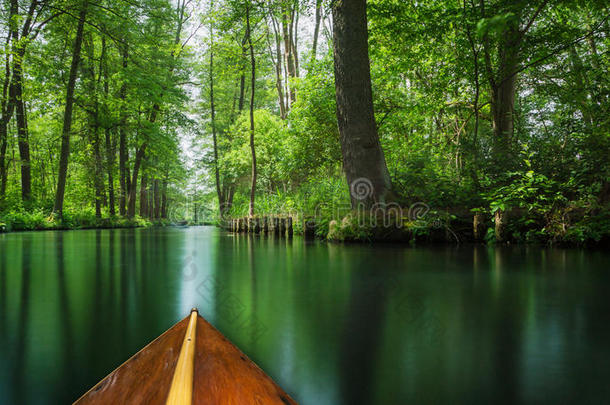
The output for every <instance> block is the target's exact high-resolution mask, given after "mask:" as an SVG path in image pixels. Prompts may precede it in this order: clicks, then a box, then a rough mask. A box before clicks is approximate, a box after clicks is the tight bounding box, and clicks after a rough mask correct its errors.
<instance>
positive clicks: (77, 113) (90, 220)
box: [0, 0, 192, 229]
mask: <svg viewBox="0 0 610 405" xmlns="http://www.w3.org/2000/svg"><path fill="white" fill-rule="evenodd" d="M191 8H192V6H191ZM191 14H192V10H190V9H189V5H188V4H187V2H185V1H179V2H178V4H173V3H172V2H170V1H164V0H150V1H141V2H123V1H120V2H114V1H104V0H102V1H95V2H94V1H90V0H74V1H72V0H62V1H53V0H25V1H22V0H10V1H5V2H3V3H2V13H1V15H0V18H1V19H2V35H3V40H4V52H3V57H4V64H3V65H4V66H5V69H3V71H4V75H3V76H2V93H1V95H0V97H1V99H0V102H1V111H0V114H1V117H0V180H1V182H0V222H5V223H7V224H8V225H9V226H10V227H13V228H16V229H35V228H37V229H45V228H55V227H60V228H63V227H79V226H84V227H91V226H132V225H138V224H142V223H144V222H143V220H141V219H136V218H135V217H136V214H139V215H140V216H141V217H143V218H150V219H153V220H158V219H161V218H164V217H166V216H167V210H168V204H169V203H170V201H171V199H172V198H176V195H177V194H178V195H179V193H178V192H177V191H176V188H177V187H179V185H180V182H181V179H183V178H184V172H185V169H184V165H183V163H182V160H181V159H182V158H181V151H180V147H179V138H178V135H177V134H178V130H179V128H183V127H188V122H189V120H188V119H187V118H186V116H185V114H184V106H185V104H186V101H187V98H186V97H185V96H184V90H183V84H182V83H183V82H184V81H186V80H188V77H189V73H188V72H189V70H188V66H187V65H188V63H187V62H186V60H187V55H188V53H187V52H188V49H186V43H185V41H186V40H185V32H184V30H185V22H186V20H187V18H188V16H189V15H191ZM138 186H139V187H138ZM138 194H139V195H138ZM136 202H137V203H138V204H136ZM119 216H120V217H121V218H119Z"/></svg>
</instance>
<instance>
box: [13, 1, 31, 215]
mask: <svg viewBox="0 0 610 405" xmlns="http://www.w3.org/2000/svg"><path fill="white" fill-rule="evenodd" d="M33 12H34V10H33V9H32V8H31V9H30V13H33ZM10 15H11V18H13V19H15V18H18V17H19V6H18V2H17V0H11V10H10ZM29 17H30V18H31V16H29ZM10 25H11V37H12V41H13V45H12V52H13V75H12V78H11V89H10V96H11V98H12V99H13V105H14V106H15V117H16V120H17V144H18V146H19V158H20V161H21V162H20V167H21V199H22V201H23V202H24V203H26V204H27V203H28V202H29V200H30V198H31V196H32V173H31V164H30V142H29V139H28V127H27V116H26V113H25V105H24V103H25V102H24V100H23V73H22V71H23V68H22V66H23V57H24V56H25V42H24V41H23V38H22V40H20V38H19V29H18V27H17V22H16V21H11V24H10ZM25 32H27V29H26V30H25Z"/></svg>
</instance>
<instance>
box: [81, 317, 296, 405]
mask: <svg viewBox="0 0 610 405" xmlns="http://www.w3.org/2000/svg"><path fill="white" fill-rule="evenodd" d="M74 404H78V405H94V404H95V405H97V404H146V405H155V404H165V405H178V404H179V405H191V404H193V405H204V404H206V405H221V404H222V405H242V404H243V405H256V404H260V405H262V404H265V405H266V404H269V405H276V404H277V405H292V404H296V402H295V401H294V400H293V399H292V398H290V396H289V395H288V394H286V393H285V392H284V391H283V390H282V389H281V388H280V387H279V386H278V385H277V384H276V383H275V382H274V381H273V380H272V379H271V378H270V377H269V376H267V375H266V374H265V373H264V372H263V371H262V370H261V369H260V368H259V367H258V366H257V365H256V364H254V362H252V361H251V360H250V359H249V358H248V357H247V356H246V355H245V354H243V353H242V352H241V351H240V350H239V349H238V348H237V347H235V346H234V345H233V344H232V343H231V342H229V340H227V338H225V337H224V336H223V335H222V334H221V333H220V332H219V331H218V330H216V329H215V328H214V327H213V326H212V325H210V324H209V323H208V322H207V321H206V320H205V319H203V318H202V317H201V316H200V315H199V313H198V312H197V310H196V309H193V310H192V311H191V314H190V315H189V316H187V317H186V318H184V319H183V320H182V321H180V322H178V323H177V324H176V325H174V326H173V327H171V328H170V329H169V330H167V331H166V332H165V333H163V334H162V335H161V336H159V337H158V338H157V339H155V340H154V341H152V342H151V343H150V344H148V345H147V346H146V347H144V348H143V349H142V350H140V351H139V352H138V353H136V354H135V355H134V356H133V357H132V358H130V359H129V360H127V361H126V362H125V363H123V365H121V366H120V367H119V368H117V369H116V370H114V371H113V372H112V373H110V374H109V375H108V376H107V377H106V378H104V379H103V380H102V381H100V382H99V383H98V384H97V385H95V386H94V387H93V388H91V389H90V390H89V391H88V392H87V393H85V394H84V395H83V396H82V397H81V398H80V399H78V400H77V401H76V402H74Z"/></svg>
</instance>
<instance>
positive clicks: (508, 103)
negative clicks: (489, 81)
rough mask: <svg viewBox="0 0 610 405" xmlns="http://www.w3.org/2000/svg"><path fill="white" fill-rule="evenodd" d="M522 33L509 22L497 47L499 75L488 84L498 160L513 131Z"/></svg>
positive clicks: (504, 151)
mask: <svg viewBox="0 0 610 405" xmlns="http://www.w3.org/2000/svg"><path fill="white" fill-rule="evenodd" d="M520 38H521V35H520V32H519V30H518V29H517V27H514V26H511V27H510V28H509V29H508V30H507V31H506V32H505V33H504V36H503V40H502V43H501V44H500V46H499V48H498V61H499V69H498V77H497V79H496V80H495V81H494V85H493V86H492V88H491V94H492V103H491V110H492V117H493V122H492V126H493V131H494V144H493V147H494V155H495V157H496V160H497V162H498V163H501V162H502V160H504V159H505V158H506V157H508V156H507V155H510V150H511V148H510V146H511V143H512V140H513V136H514V133H515V95H516V89H517V87H516V84H517V75H516V74H515V72H516V70H517V67H518V64H519V48H520V42H521V40H520Z"/></svg>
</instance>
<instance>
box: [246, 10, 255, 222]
mask: <svg viewBox="0 0 610 405" xmlns="http://www.w3.org/2000/svg"><path fill="white" fill-rule="evenodd" d="M246 30H247V35H248V45H249V46H250V65H251V86H252V88H251V89H250V153H251V154H252V182H251V183H250V208H249V210H248V213H249V215H250V216H253V215H254V198H255V197H256V176H257V172H256V148H255V147H254V89H255V87H256V60H255V59H254V46H253V45H252V31H251V27H250V4H247V5H246Z"/></svg>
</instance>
